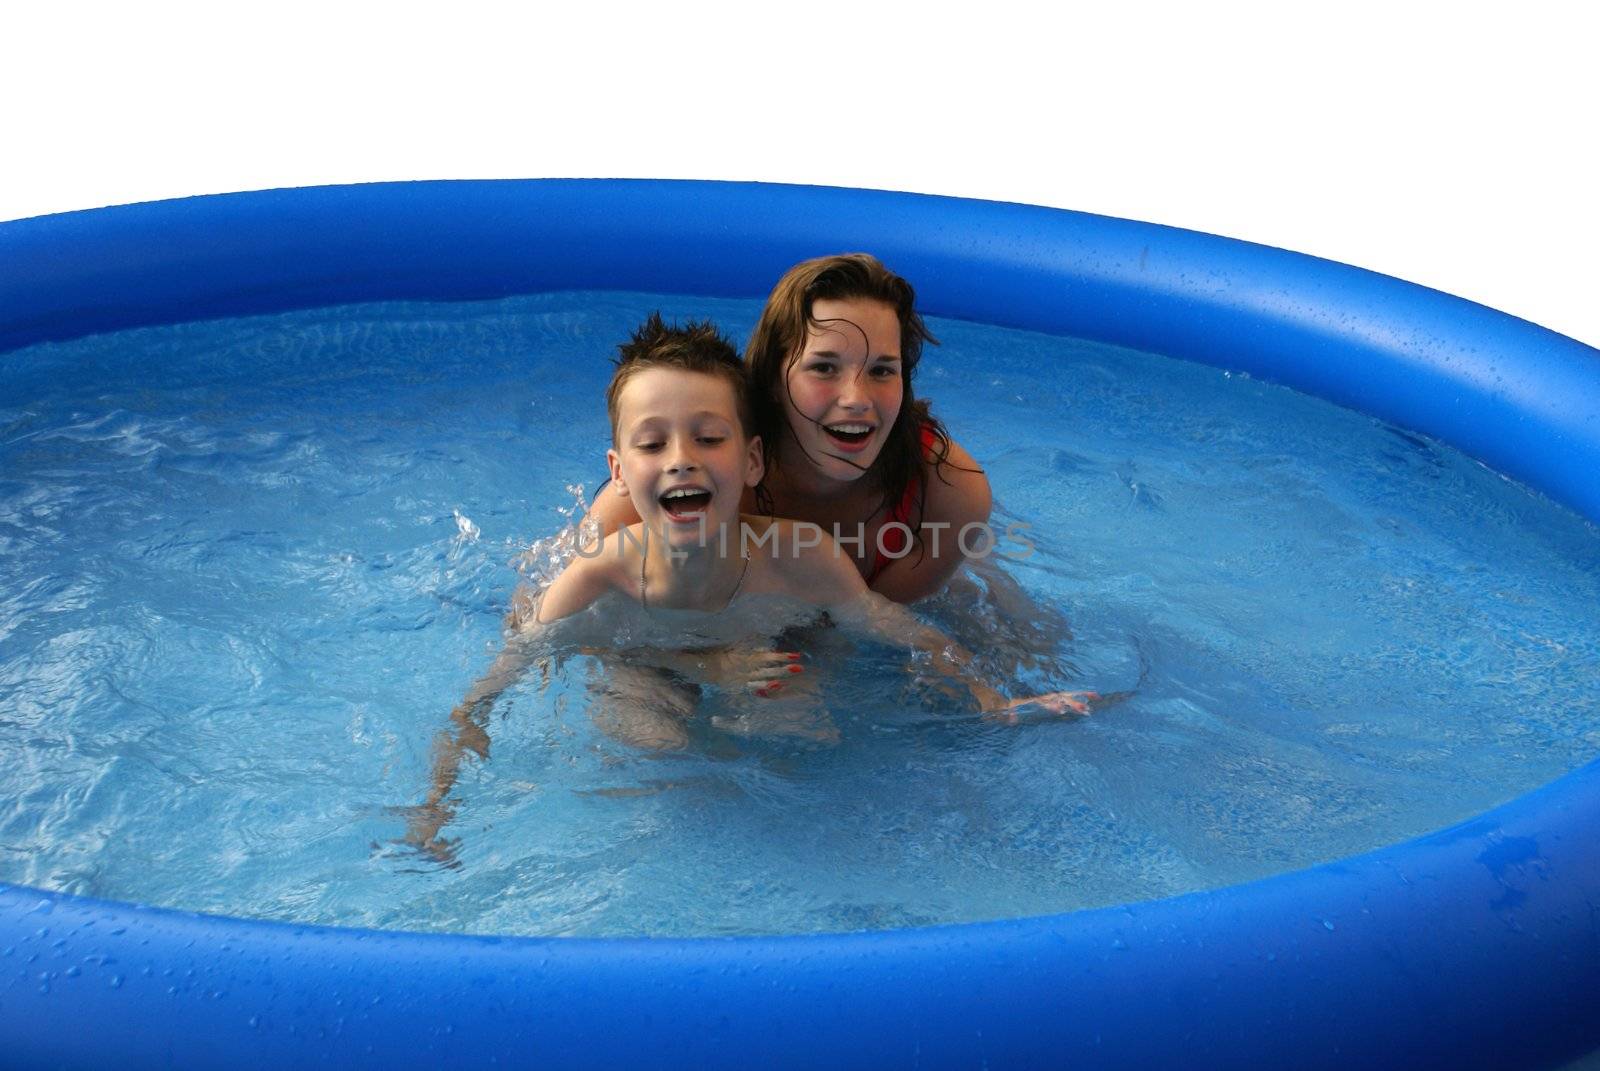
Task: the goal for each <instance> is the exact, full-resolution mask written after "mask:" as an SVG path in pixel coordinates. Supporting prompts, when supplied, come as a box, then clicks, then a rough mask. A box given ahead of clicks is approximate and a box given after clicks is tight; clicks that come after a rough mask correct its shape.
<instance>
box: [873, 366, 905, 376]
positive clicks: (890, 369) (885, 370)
mask: <svg viewBox="0 0 1600 1071" xmlns="http://www.w3.org/2000/svg"><path fill="white" fill-rule="evenodd" d="M872 374H873V376H875V377H876V378H878V379H892V378H895V377H897V376H899V375H900V369H899V368H897V367H896V366H894V365H892V364H875V365H873V366H872Z"/></svg>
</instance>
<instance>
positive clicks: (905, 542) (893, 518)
mask: <svg viewBox="0 0 1600 1071" xmlns="http://www.w3.org/2000/svg"><path fill="white" fill-rule="evenodd" d="M917 439H918V440H919V441H920V442H921V444H922V455H923V458H924V459H925V460H932V454H933V444H934V442H935V441H936V437H935V436H934V434H933V425H931V424H924V425H922V428H921V430H920V431H919V433H918V435H917ZM924 483H925V481H924V480H923V476H922V472H921V471H920V470H918V472H917V473H916V475H914V476H913V477H912V478H911V479H910V480H907V481H906V489H905V490H904V491H902V492H901V494H900V500H899V501H898V502H896V503H895V504H894V506H893V507H891V508H890V510H889V516H888V517H886V518H884V522H883V523H884V525H885V526H887V525H891V524H895V523H896V522H898V523H900V524H903V525H906V526H908V527H909V526H910V525H911V523H912V522H911V519H912V517H913V516H915V515H916V512H917V504H918V502H920V501H921V499H922V494H923V489H924ZM879 544H881V545H882V546H883V550H882V551H880V550H879V549H878V546H879ZM909 546H910V541H909V537H908V536H907V535H906V532H905V529H903V528H887V530H883V529H880V530H879V533H878V539H877V541H875V542H874V543H873V546H872V568H871V569H869V570H868V571H867V583H868V584H869V585H870V584H871V583H872V582H873V581H874V580H876V579H878V574H879V573H881V572H883V571H884V570H885V569H887V568H888V567H889V563H890V562H891V561H894V560H896V559H898V558H899V557H900V556H901V555H903V554H905V553H906V551H907V549H909Z"/></svg>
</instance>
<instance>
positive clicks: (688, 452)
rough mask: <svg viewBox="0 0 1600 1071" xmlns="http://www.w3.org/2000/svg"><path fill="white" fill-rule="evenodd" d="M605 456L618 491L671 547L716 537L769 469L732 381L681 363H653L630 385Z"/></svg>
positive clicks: (650, 527) (619, 406) (623, 398)
mask: <svg viewBox="0 0 1600 1071" xmlns="http://www.w3.org/2000/svg"><path fill="white" fill-rule="evenodd" d="M606 461H607V462H608V463H609V464H610V466H611V479H612V481H613V482H614V484H615V486H616V489H617V493H618V494H623V495H627V496H628V497H629V499H631V500H632V502H633V508H634V509H636V510H638V511H639V517H640V519H642V520H643V521H644V522H645V524H646V525H647V526H648V528H649V529H650V530H651V531H653V532H663V533H665V535H666V537H667V542H668V545H670V546H683V545H686V544H694V543H698V542H700V541H701V539H702V538H715V537H716V533H717V532H718V531H719V529H720V526H721V525H722V524H725V523H729V522H732V521H736V520H737V519H738V517H739V502H740V500H741V499H742V498H743V497H744V492H745V488H747V487H754V486H755V485H756V484H757V483H759V482H760V480H761V474H762V463H761V441H760V440H759V439H747V438H745V434H744V431H743V429H742V428H741V427H740V426H739V410H738V407H737V405H736V404H735V399H734V393H733V384H731V383H729V382H728V381H727V380H725V379H722V378H721V377H719V376H713V375H706V374H703V373H700V372H686V371H683V370H682V369H676V368H647V369H645V370H644V371H643V372H640V373H638V374H637V375H635V376H634V377H633V378H631V379H629V380H628V382H627V383H626V385H624V386H623V388H622V394H621V395H620V396H619V398H618V404H617V429H616V446H615V447H614V448H613V449H611V450H608V451H606Z"/></svg>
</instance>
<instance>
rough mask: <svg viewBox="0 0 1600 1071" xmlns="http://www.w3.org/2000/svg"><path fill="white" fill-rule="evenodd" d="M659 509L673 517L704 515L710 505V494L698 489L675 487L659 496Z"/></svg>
mask: <svg viewBox="0 0 1600 1071" xmlns="http://www.w3.org/2000/svg"><path fill="white" fill-rule="evenodd" d="M660 501H661V508H662V509H664V510H666V511H667V513H668V514H669V515H671V516H673V517H688V516H693V515H694V514H697V513H704V512H705V509H706V507H707V506H709V505H711V492H710V491H707V490H704V489H702V488H699V487H675V488H673V489H672V490H671V491H668V492H666V493H665V494H663V495H662V496H661V499H660Z"/></svg>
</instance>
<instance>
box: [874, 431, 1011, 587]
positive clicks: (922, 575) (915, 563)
mask: <svg viewBox="0 0 1600 1071" xmlns="http://www.w3.org/2000/svg"><path fill="white" fill-rule="evenodd" d="M923 494H924V496H925V497H926V501H925V502H924V504H923V511H922V523H923V525H924V527H923V530H922V531H920V532H918V533H917V535H918V536H919V537H920V539H921V541H922V542H921V545H920V546H919V545H916V544H913V546H912V549H911V551H910V553H908V554H907V555H906V556H905V557H903V558H900V559H899V560H897V561H892V562H890V563H889V564H888V566H886V567H885V568H884V570H883V572H881V573H879V574H878V575H877V576H876V577H875V578H874V579H873V581H872V590H873V591H876V592H877V593H878V594H879V595H882V596H883V597H884V598H886V599H890V600H892V601H894V602H897V603H911V602H916V601H917V600H918V599H925V598H927V597H928V596H929V595H934V594H937V593H938V592H939V591H940V590H941V589H942V588H943V587H944V586H945V583H946V582H947V581H948V580H949V579H950V577H951V576H952V575H954V573H955V571H956V570H957V569H959V568H961V563H962V562H963V561H965V560H966V555H964V554H963V553H962V551H961V542H962V535H961V533H962V530H963V529H964V528H966V527H967V526H968V525H985V526H986V525H987V524H988V523H989V512H990V510H991V509H992V508H993V506H994V499H993V497H992V495H991V494H990V492H989V477H988V476H986V475H984V473H983V470H982V469H980V468H978V465H977V462H975V461H973V460H972V455H970V454H968V453H967V452H966V451H965V450H963V449H962V448H961V447H960V446H958V445H957V444H955V443H953V442H952V443H951V444H950V453H949V456H948V457H946V458H945V463H944V464H940V465H928V466H925V468H924V471H923ZM991 544H992V540H991V539H990V538H989V536H988V533H987V531H986V530H984V531H979V530H978V529H973V530H972V531H971V532H970V533H969V534H968V536H967V539H966V545H967V546H968V547H971V548H973V549H974V550H975V551H977V552H978V553H987V551H988V549H992V548H991ZM980 548H984V549H980Z"/></svg>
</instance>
